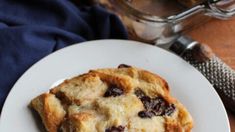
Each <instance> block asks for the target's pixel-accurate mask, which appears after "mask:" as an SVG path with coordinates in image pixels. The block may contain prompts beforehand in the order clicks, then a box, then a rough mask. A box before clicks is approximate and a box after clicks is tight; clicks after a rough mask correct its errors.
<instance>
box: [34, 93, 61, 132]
mask: <svg viewBox="0 0 235 132" xmlns="http://www.w3.org/2000/svg"><path fill="white" fill-rule="evenodd" d="M31 106H32V107H33V108H34V109H35V110H36V111H37V112H38V113H39V115H40V117H41V118H42V121H43V123H44V125H45V127H46V129H47V130H48V131H49V132H57V128H58V126H59V125H60V123H61V122H62V120H63V119H64V116H65V111H64V110H63V108H62V105H61V104H60V102H59V100H58V99H56V98H55V96H54V95H53V94H48V93H45V94H42V95H40V96H38V97H36V98H35V99H34V100H32V101H31Z"/></svg>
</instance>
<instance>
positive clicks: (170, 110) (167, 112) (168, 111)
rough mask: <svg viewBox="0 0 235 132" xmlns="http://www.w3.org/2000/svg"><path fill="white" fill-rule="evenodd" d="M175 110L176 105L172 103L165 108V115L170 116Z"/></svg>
mask: <svg viewBox="0 0 235 132" xmlns="http://www.w3.org/2000/svg"><path fill="white" fill-rule="evenodd" d="M174 111H175V105H174V104H170V105H169V106H168V107H167V108H166V109H165V113H164V114H165V115H167V116H170V115H171V114H172V113H173V112H174Z"/></svg>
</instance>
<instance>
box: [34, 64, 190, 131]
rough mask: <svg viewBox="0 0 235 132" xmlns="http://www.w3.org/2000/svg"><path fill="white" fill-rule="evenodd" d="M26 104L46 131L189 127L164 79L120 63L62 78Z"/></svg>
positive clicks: (183, 111) (185, 115) (188, 129)
mask: <svg viewBox="0 0 235 132" xmlns="http://www.w3.org/2000/svg"><path fill="white" fill-rule="evenodd" d="M30 106H31V107H32V108H33V109H34V110H35V111H37V113H38V114H39V115H40V117H41V119H42V122H43V124H44V126H45V128H46V130H47V131H48V132H95V131H98V132H139V131H146V132H190V131H191V129H192V127H193V120H192V117H191V115H190V114H189V112H188V111H187V110H186V108H185V107H184V106H183V105H182V104H181V103H180V102H179V101H177V100H176V99H175V98H173V97H172V96H171V95H170V89H169V86H168V84H167V82H166V81H165V80H164V79H162V78H161V77H160V76H158V75H156V74H153V73H151V72H149V71H146V70H143V69H139V68H136V67H132V66H128V65H125V64H122V65H119V67H118V68H105V69H97V70H90V71H89V72H88V73H85V74H82V75H79V76H76V77H73V78H71V79H68V80H65V81H64V82H63V83H61V84H60V85H58V86H56V87H54V88H52V89H51V90H50V91H49V93H43V94H41V95H39V96H38V97H36V98H34V99H33V100H32V101H31V103H30Z"/></svg>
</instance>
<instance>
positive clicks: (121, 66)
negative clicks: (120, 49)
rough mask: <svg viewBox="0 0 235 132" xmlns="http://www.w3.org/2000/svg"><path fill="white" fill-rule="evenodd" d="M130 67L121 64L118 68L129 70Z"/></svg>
mask: <svg viewBox="0 0 235 132" xmlns="http://www.w3.org/2000/svg"><path fill="white" fill-rule="evenodd" d="M129 67H131V66H129V65H126V64H120V65H119V66H118V68H129Z"/></svg>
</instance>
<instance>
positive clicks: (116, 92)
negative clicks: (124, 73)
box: [104, 85, 123, 97]
mask: <svg viewBox="0 0 235 132" xmlns="http://www.w3.org/2000/svg"><path fill="white" fill-rule="evenodd" d="M122 94H123V89H121V88H118V87H117V86H115V85H111V86H109V88H108V89H107V91H106V92H105V93H104V97H110V96H113V97H116V96H120V95H122Z"/></svg>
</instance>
